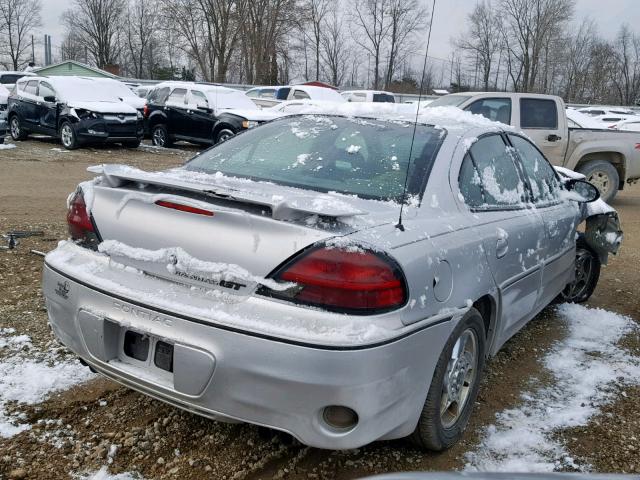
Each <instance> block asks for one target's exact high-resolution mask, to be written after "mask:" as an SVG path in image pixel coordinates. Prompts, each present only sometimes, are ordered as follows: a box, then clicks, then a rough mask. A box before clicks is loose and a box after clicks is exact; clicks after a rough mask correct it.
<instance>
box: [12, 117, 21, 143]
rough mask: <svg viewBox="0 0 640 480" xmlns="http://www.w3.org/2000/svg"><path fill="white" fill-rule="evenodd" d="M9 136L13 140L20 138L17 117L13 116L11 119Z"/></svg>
mask: <svg viewBox="0 0 640 480" xmlns="http://www.w3.org/2000/svg"><path fill="white" fill-rule="evenodd" d="M11 137H12V138H13V139H14V140H17V139H18V138H20V121H19V120H18V117H13V118H12V119H11Z"/></svg>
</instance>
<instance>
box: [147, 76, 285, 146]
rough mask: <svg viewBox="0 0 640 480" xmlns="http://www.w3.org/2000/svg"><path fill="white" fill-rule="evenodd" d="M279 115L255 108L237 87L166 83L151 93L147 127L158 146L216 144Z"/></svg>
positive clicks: (159, 85) (148, 99) (148, 104)
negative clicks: (180, 142)
mask: <svg viewBox="0 0 640 480" xmlns="http://www.w3.org/2000/svg"><path fill="white" fill-rule="evenodd" d="M279 115H280V114H279V113H277V112H267V111H263V110H260V109H258V108H256V106H255V105H254V104H253V102H252V101H251V100H250V99H249V98H248V97H247V96H246V95H245V94H244V93H243V92H240V91H238V90H232V89H230V88H225V87H218V86H214V85H204V84H196V83H189V82H165V83H161V84H158V85H157V86H156V87H155V88H154V89H153V90H151V91H150V92H149V95H148V97H147V105H146V107H145V122H146V128H145V129H146V130H147V131H148V132H149V133H150V135H151V139H152V141H153V144H154V145H156V146H159V147H169V146H171V145H172V144H173V142H175V141H176V140H185V141H188V142H193V143H199V144H204V145H213V144H216V143H219V142H222V141H224V140H227V139H228V138H230V137H232V136H233V135H235V134H237V133H238V132H241V131H244V130H248V129H249V128H253V127H255V126H257V125H259V124H260V123H262V122H265V121H267V120H272V119H273V118H276V117H278V116H279Z"/></svg>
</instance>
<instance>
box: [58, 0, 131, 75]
mask: <svg viewBox="0 0 640 480" xmlns="http://www.w3.org/2000/svg"><path fill="white" fill-rule="evenodd" d="M125 12H126V3H125V0H73V6H72V7H71V8H70V9H69V10H67V11H66V12H64V13H63V16H62V18H63V21H64V23H65V25H66V26H67V30H68V32H73V33H74V34H75V35H77V36H78V37H79V38H80V39H81V40H82V42H83V43H84V44H85V45H86V47H87V48H88V50H89V53H90V54H91V57H92V58H93V61H94V63H95V64H96V65H97V66H98V68H104V67H105V66H106V65H110V64H113V63H116V62H117V59H118V56H119V55H120V50H121V49H120V44H119V35H120V33H121V29H122V20H123V19H122V17H123V15H124V13H125Z"/></svg>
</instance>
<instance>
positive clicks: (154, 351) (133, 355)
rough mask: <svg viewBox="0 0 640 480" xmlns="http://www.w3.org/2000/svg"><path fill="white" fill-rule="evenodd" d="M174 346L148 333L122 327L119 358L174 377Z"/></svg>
mask: <svg viewBox="0 0 640 480" xmlns="http://www.w3.org/2000/svg"><path fill="white" fill-rule="evenodd" d="M173 353H174V346H173V344H171V343H168V342H166V341H164V340H160V339H159V338H157V337H155V336H153V335H149V334H146V333H141V332H137V331H135V330H129V329H127V328H122V329H121V332H120V355H119V360H120V361H121V362H124V363H128V364H130V365H134V366H136V367H142V368H145V369H147V370H149V371H153V372H156V374H157V375H159V376H161V377H164V378H166V379H170V378H171V377H173Z"/></svg>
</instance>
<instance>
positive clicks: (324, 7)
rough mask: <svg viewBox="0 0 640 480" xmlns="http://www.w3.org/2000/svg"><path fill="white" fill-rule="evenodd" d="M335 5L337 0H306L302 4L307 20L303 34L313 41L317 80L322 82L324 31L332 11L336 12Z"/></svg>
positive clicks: (304, 23)
mask: <svg viewBox="0 0 640 480" xmlns="http://www.w3.org/2000/svg"><path fill="white" fill-rule="evenodd" d="M333 3H335V0H305V1H304V3H303V4H302V9H303V12H304V19H305V20H306V21H304V22H303V25H302V27H303V28H302V32H303V35H305V37H308V38H309V39H310V40H311V44H312V46H313V55H314V60H315V76H314V78H315V80H320V54H321V50H322V33H323V32H322V30H323V27H324V26H325V21H324V20H325V17H326V16H327V15H328V14H329V12H330V11H332V10H333V11H335V8H332V7H333ZM307 25H309V26H310V27H311V28H310V31H309V33H307V28H306V26H307ZM305 50H306V49H305Z"/></svg>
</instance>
